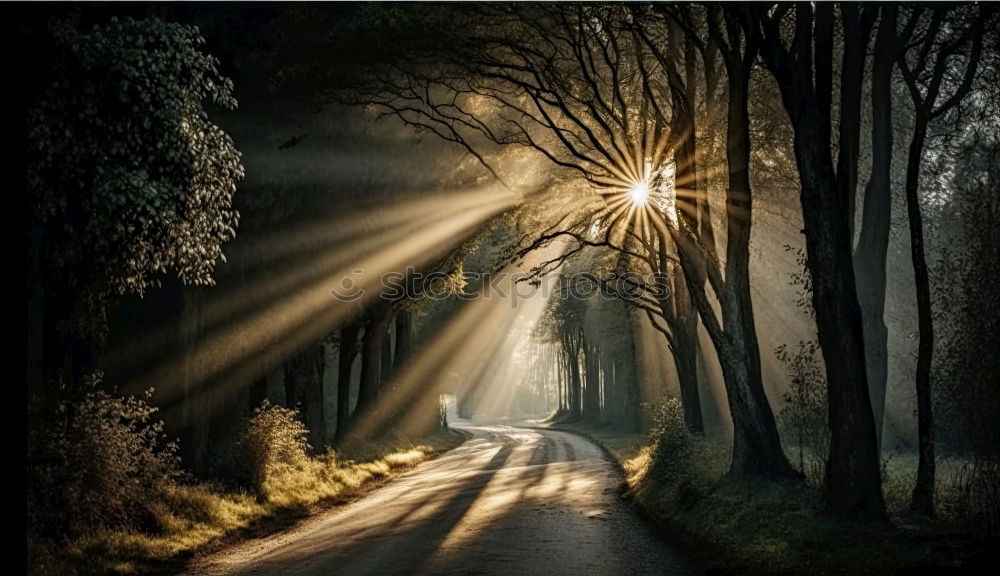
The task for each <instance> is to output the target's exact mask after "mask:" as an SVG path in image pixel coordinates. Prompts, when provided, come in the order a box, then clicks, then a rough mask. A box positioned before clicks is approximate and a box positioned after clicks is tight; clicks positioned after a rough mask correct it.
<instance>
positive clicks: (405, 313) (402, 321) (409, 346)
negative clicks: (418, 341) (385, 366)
mask: <svg viewBox="0 0 1000 576" xmlns="http://www.w3.org/2000/svg"><path fill="white" fill-rule="evenodd" d="M412 325H413V319H412V317H411V314H410V311H409V310H406V309H405V308H404V309H403V310H400V311H399V312H398V313H397V314H396V353H395V355H393V358H392V366H393V369H394V370H395V371H397V372H398V371H400V370H401V369H402V368H403V367H404V366H406V363H407V362H409V361H410V356H411V355H412V354H413V326H412Z"/></svg>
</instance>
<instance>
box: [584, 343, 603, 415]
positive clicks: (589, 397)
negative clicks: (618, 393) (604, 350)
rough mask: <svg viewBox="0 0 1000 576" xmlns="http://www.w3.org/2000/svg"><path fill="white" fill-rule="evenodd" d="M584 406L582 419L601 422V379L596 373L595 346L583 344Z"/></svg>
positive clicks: (596, 353) (596, 352)
mask: <svg viewBox="0 0 1000 576" xmlns="http://www.w3.org/2000/svg"><path fill="white" fill-rule="evenodd" d="M583 346H584V347H583V349H584V368H585V371H584V382H585V383H586V389H585V390H584V406H583V417H584V418H586V419H587V420H588V421H590V422H600V421H601V379H600V374H599V372H598V370H599V368H598V366H599V363H598V360H597V357H598V354H599V352H598V350H597V346H594V345H593V344H591V343H589V342H586V341H585V342H584V345H583Z"/></svg>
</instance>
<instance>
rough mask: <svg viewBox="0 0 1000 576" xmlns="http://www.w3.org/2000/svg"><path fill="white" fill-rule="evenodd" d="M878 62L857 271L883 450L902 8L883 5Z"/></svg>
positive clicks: (856, 253)
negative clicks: (887, 293) (888, 258)
mask: <svg viewBox="0 0 1000 576" xmlns="http://www.w3.org/2000/svg"><path fill="white" fill-rule="evenodd" d="M881 10H882V21H881V22H880V23H879V27H878V35H877V37H876V39H875V56H874V61H873V65H872V91H871V107H872V170H871V177H870V178H869V180H868V186H867V187H866V189H865V200H864V208H863V212H862V216H861V233H860V237H859V238H858V246H857V248H856V249H855V251H854V274H855V276H856V278H855V282H856V284H857V290H858V303H859V304H860V306H861V321H862V329H863V330H862V332H863V334H864V339H865V368H866V371H867V372H868V393H869V397H870V398H871V403H872V415H873V416H874V419H875V431H876V438H877V442H878V446H879V448H880V451H881V446H882V429H883V422H884V420H885V396H886V384H887V381H888V370H889V331H888V329H887V328H886V325H885V290H886V255H887V254H888V250H889V226H890V220H891V215H892V193H891V177H892V69H893V62H894V60H895V53H896V46H895V43H896V13H897V9H896V6H894V5H891V4H888V5H885V6H883V7H882V9H881Z"/></svg>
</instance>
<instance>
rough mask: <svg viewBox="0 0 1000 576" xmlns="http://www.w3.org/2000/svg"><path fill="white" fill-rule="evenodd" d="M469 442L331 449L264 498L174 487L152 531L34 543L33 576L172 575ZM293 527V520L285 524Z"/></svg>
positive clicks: (442, 437)
mask: <svg viewBox="0 0 1000 576" xmlns="http://www.w3.org/2000/svg"><path fill="white" fill-rule="evenodd" d="M463 439H464V438H463V437H462V436H461V435H459V434H457V433H455V432H448V431H442V432H440V433H437V434H434V435H432V436H430V437H428V438H422V439H421V443H420V444H413V443H411V442H406V441H402V442H401V441H400V439H397V440H396V442H388V441H383V442H378V443H374V444H371V445H367V446H365V448H364V451H363V452H359V453H357V454H352V456H355V458H352V459H347V458H341V457H340V456H339V455H338V454H336V453H335V452H333V451H329V452H327V453H326V454H323V455H320V456H318V457H314V458H309V459H308V460H307V461H306V462H305V463H303V464H301V465H298V466H295V467H291V466H289V467H286V468H285V469H282V470H279V471H277V472H276V473H275V474H273V475H272V476H271V477H270V478H268V485H267V486H266V487H265V494H266V497H258V496H256V495H254V494H251V493H248V492H245V491H239V492H237V491H232V490H226V489H224V488H223V487H221V486H218V485H213V484H208V483H195V484H187V485H179V486H172V487H169V488H167V489H165V490H164V492H163V494H162V499H161V501H160V502H158V503H156V505H155V513H156V516H157V520H158V524H159V530H158V531H157V532H156V533H155V534H154V533H137V532H126V531H101V532H96V533H93V534H90V535H88V536H86V537H83V538H78V539H76V540H74V541H72V542H69V543H68V544H66V545H63V546H58V545H55V544H54V543H39V542H33V543H29V566H30V568H31V570H30V572H31V573H32V574H39V575H48V574H60V575H62V574H140V573H141V574H146V573H149V572H151V571H152V572H156V571H169V570H168V569H167V565H168V564H170V563H171V561H178V560H177V559H179V558H182V557H187V556H190V555H192V554H194V553H196V552H197V551H198V550H199V549H203V548H205V547H206V546H209V545H211V544H212V543H217V542H219V541H220V540H221V539H223V538H226V537H235V538H238V537H239V535H240V532H241V531H248V530H253V529H255V528H260V527H261V526H262V525H263V526H265V527H266V524H267V522H268V521H269V520H271V521H275V522H277V521H279V520H281V518H282V517H292V518H297V517H300V516H302V515H305V514H307V513H308V511H309V510H310V508H313V507H315V506H318V505H323V504H329V505H333V504H336V503H342V502H345V501H347V500H349V499H351V498H355V497H358V496H360V495H362V494H364V493H365V492H366V491H368V490H370V489H372V488H374V487H376V486H378V485H380V484H381V481H385V480H387V479H390V478H392V477H394V476H396V475H399V474H401V473H402V472H404V471H406V470H408V469H410V468H413V467H414V466H416V465H417V464H419V463H421V462H423V461H425V460H427V459H428V458H430V457H431V456H433V455H435V454H437V453H440V452H442V451H445V450H448V449H450V448H452V447H454V446H456V445H457V444H459V443H461V441H462V440H463ZM286 523H287V522H286Z"/></svg>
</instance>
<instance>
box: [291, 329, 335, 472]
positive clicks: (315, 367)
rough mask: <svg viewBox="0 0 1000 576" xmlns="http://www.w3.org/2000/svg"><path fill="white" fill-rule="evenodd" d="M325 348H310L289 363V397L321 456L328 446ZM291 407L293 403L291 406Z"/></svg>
mask: <svg viewBox="0 0 1000 576" xmlns="http://www.w3.org/2000/svg"><path fill="white" fill-rule="evenodd" d="M324 360H325V358H324V353H323V345H322V344H312V345H310V346H307V347H306V349H305V350H302V351H301V352H299V353H298V354H296V355H294V356H292V357H291V358H289V359H288V360H287V361H286V363H285V393H286V395H288V396H287V398H289V399H290V400H291V399H294V400H293V401H294V403H295V405H298V406H299V410H300V411H301V415H302V421H303V422H304V423H305V425H306V428H308V429H309V444H310V445H311V446H312V448H313V451H314V452H316V453H320V452H322V451H323V450H324V448H325V445H326V422H325V420H324V418H323V366H324V364H325V362H324ZM290 403H291V402H290Z"/></svg>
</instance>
